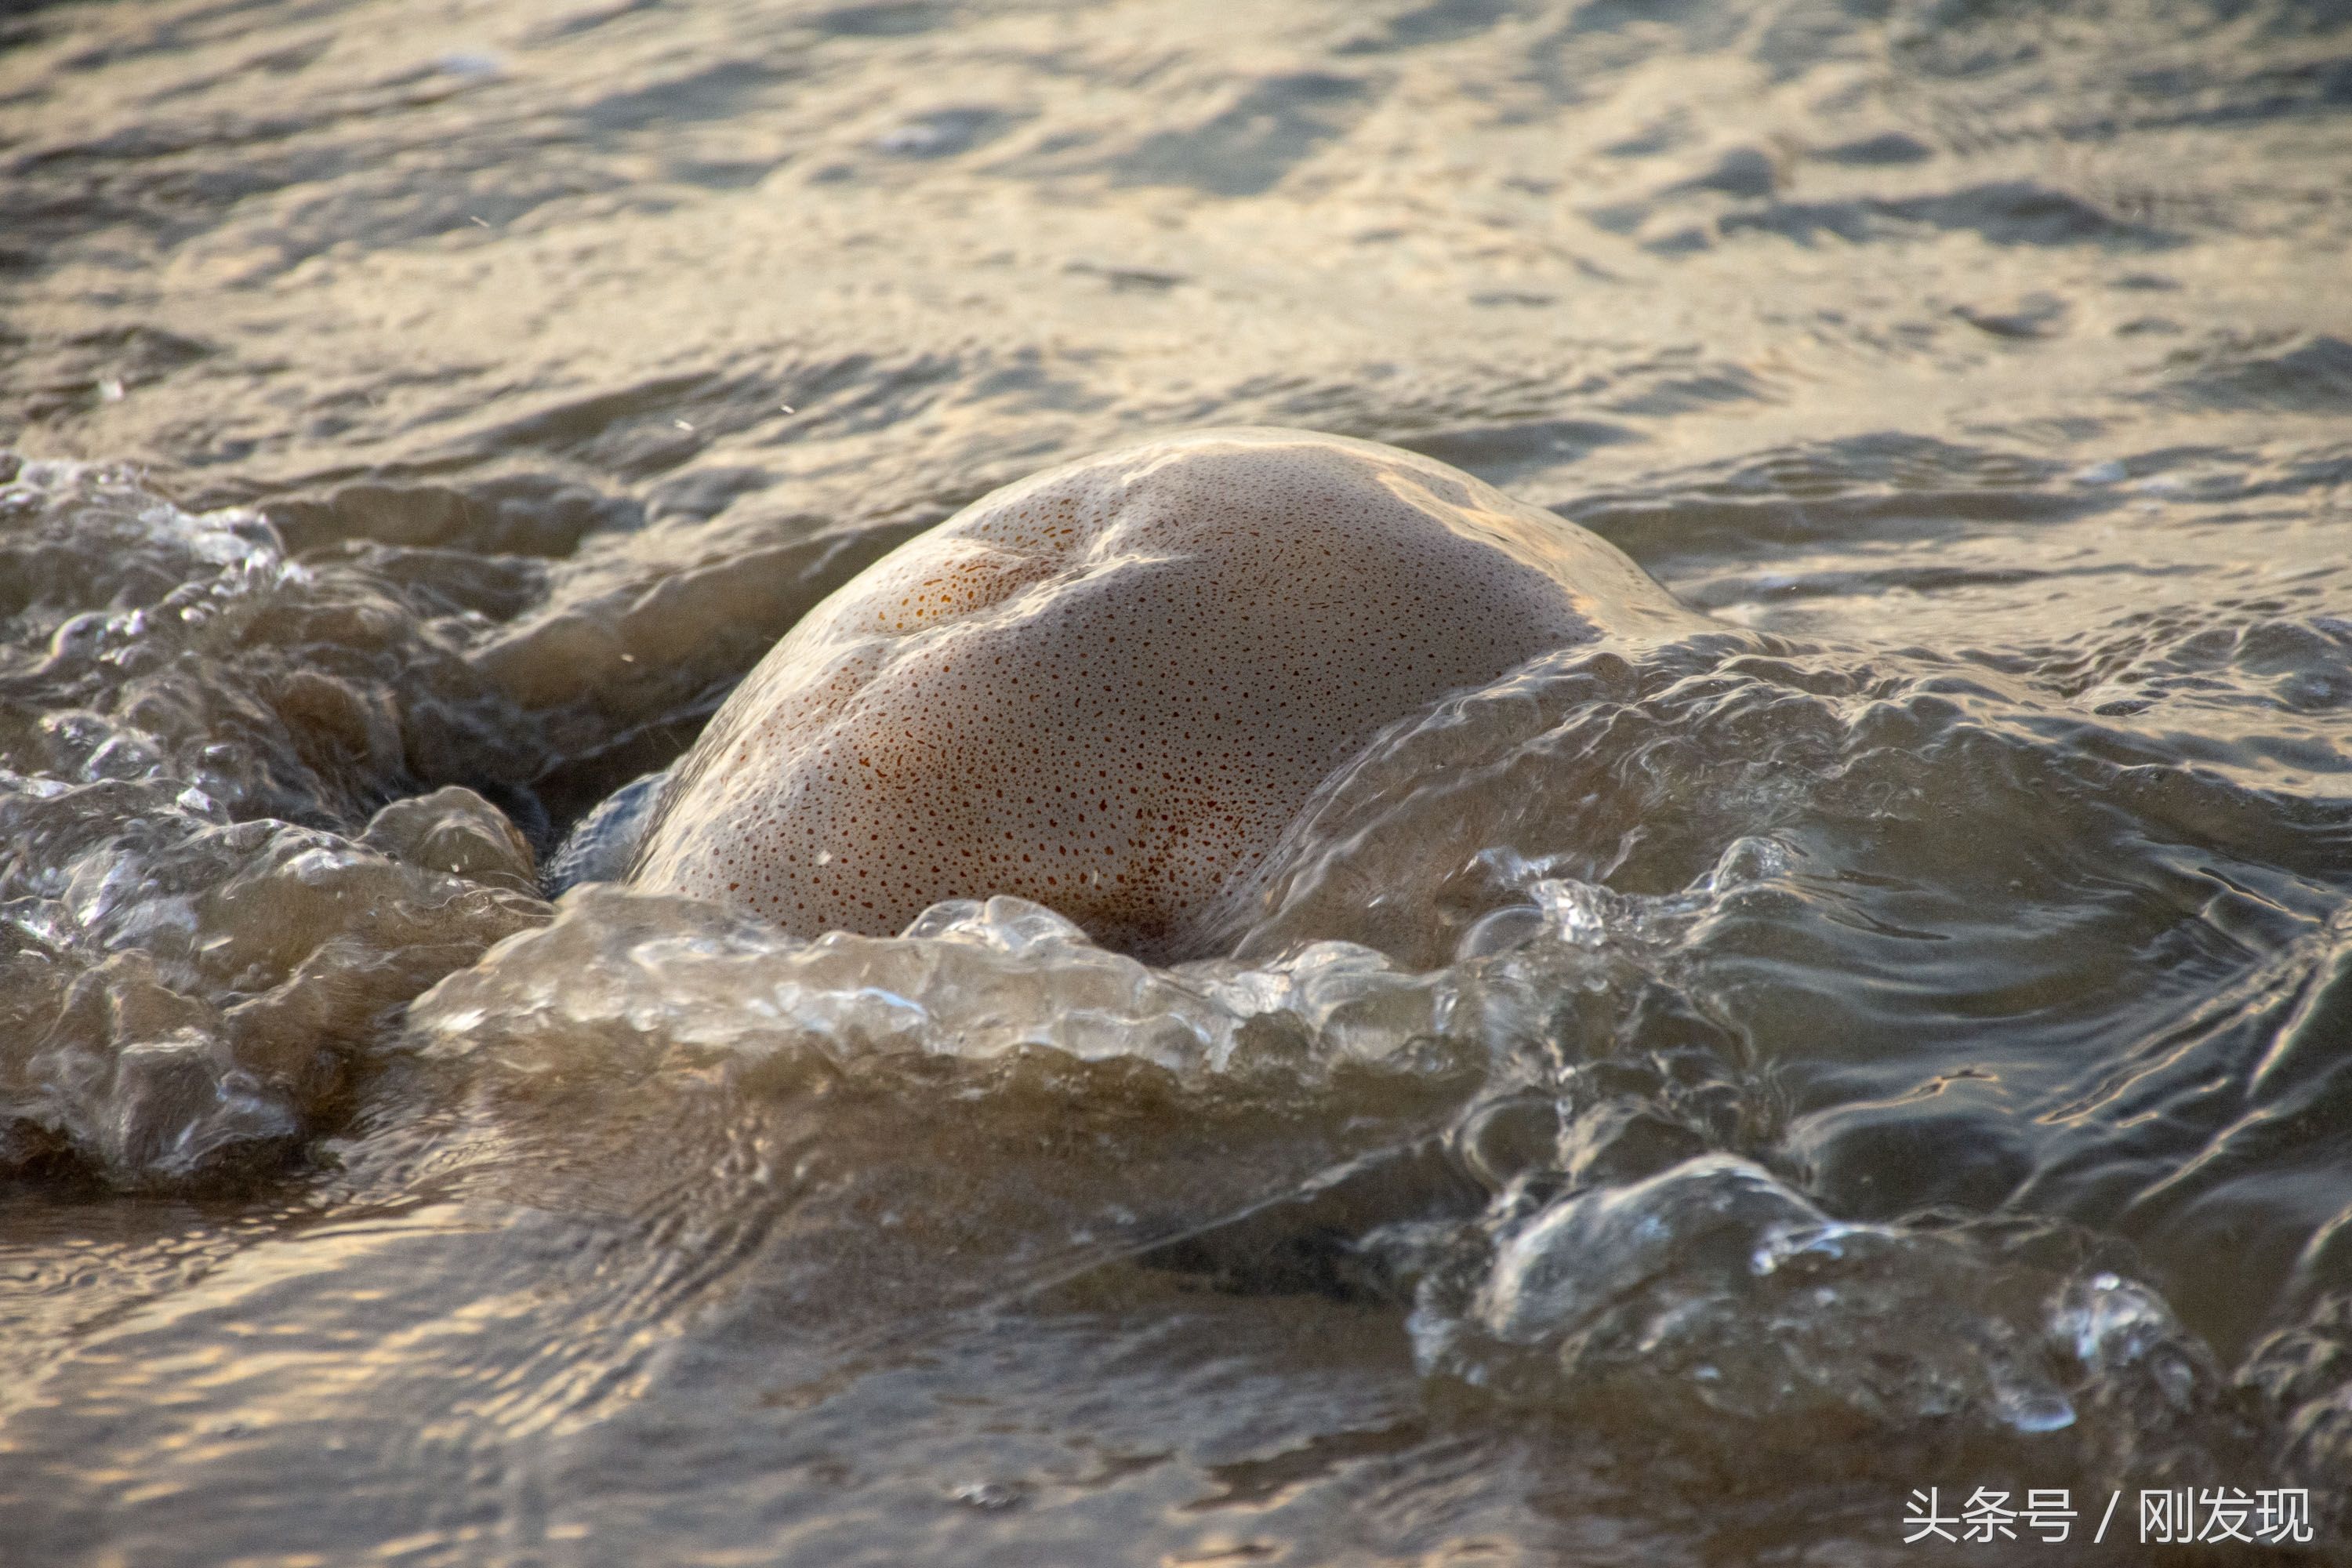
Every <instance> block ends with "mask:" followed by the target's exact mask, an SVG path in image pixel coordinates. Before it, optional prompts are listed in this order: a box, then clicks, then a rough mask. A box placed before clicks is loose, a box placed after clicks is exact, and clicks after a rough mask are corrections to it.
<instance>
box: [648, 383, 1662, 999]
mask: <svg viewBox="0 0 2352 1568" xmlns="http://www.w3.org/2000/svg"><path fill="white" fill-rule="evenodd" d="M1690 620H1691V617H1690V616H1689V615H1688V613H1687V612H1685V611H1683V610H1682V609H1680V608H1679V606H1677V605H1675V603H1674V601H1673V600H1672V599H1671V598H1669V597H1668V596H1667V595H1666V594H1665V592H1664V590H1663V589H1661V588H1659V587H1658V586H1657V585H1656V584H1654V583H1653V582H1652V581H1651V580H1650V579H1649V578H1648V577H1646V576H1644V575H1643V574H1642V572H1641V570H1640V569H1639V568H1638V567H1636V566H1635V565H1634V564H1633V563H1632V562H1631V561H1629V560H1628V559H1626V557H1625V556H1624V555H1622V554H1621V553H1620V552H1618V551H1616V550H1615V549H1614V548H1612V546H1610V545H1608V544H1606V543H1604V542H1601V540H1600V539H1598V538H1596V537H1594V536H1593V535H1591V534H1590V533H1587V532H1585V531H1583V530H1581V529H1579V528H1577V527H1575V526H1574V525H1572V524H1570V523H1567V522H1564V521H1561V520H1560V519H1559V518H1558V517H1556V516H1554V515H1552V514H1551V513H1549V512H1547V511H1542V510H1538V509H1536V508H1534V507H1530V506H1526V505H1523V504H1521V503H1519V502H1517V501H1514V500H1511V499H1510V498H1508V497H1507V496H1505V495H1503V494H1502V493H1501V492H1499V491H1497V490H1496V489H1492V488H1490V487H1488V486H1486V485H1485V484H1483V483H1481V482H1479V481H1478V480H1476V479H1472V478H1471V477H1470V476H1469V475H1467V474H1464V473H1461V472H1459V471H1458V470H1456V469H1454V468H1447V467H1446V466H1445V465H1444V464H1442V463H1437V462H1433V461H1431V460H1430V459H1428V458H1421V457H1417V456H1415V455H1413V454H1412V453H1409V452H1404V451H1400V450H1397V449H1395V448H1392V447H1381V446H1376V445H1373V444H1370V443H1368V442H1361V441H1350V440H1345V439H1341V438H1339V437H1329V436H1318V435H1311V434H1307V433H1305V432H1299V431H1287V430H1272V429H1236V430H1213V431H1205V432H1202V433H1200V434H1196V435H1191V436H1185V437H1179V438H1176V439H1172V440H1165V441H1157V442H1152V443H1150V444H1148V445H1145V446H1139V447H1128V448H1125V449H1122V450H1118V451H1114V452H1109V453H1106V454H1104V455H1102V456H1099V457H1095V458H1087V459H1085V460H1083V461H1080V462H1076V463H1072V464H1069V465H1067V466H1066V467H1063V468H1054V469H1051V470H1048V471H1047V472H1045V473H1043V474H1039V475H1037V476H1035V477H1034V478H1032V479H1025V480H1024V481H1022V482H1020V483H1018V484H1015V485H1012V486H1009V487H1007V488H1005V489H1001V490H998V491H996V492H995V493H994V494H992V495H989V496H987V497H984V498H983V499H982V500H978V501H975V502H974V503H972V505H971V506H969V507H967V508H965V509H964V510H962V511H961V512H959V513H958V514H956V515H955V516H954V517H952V518H950V519H949V520H948V521H945V522H942V523H941V524H940V525H939V526H938V527H937V528H935V529H932V530H931V531H929V532H928V533H925V534H923V535H921V536H920V537H919V538H917V539H914V540H910V541H909V542H907V543H906V544H905V545H903V546H901V547H900V548H899V549H898V550H897V551H895V552H892V553H891V554H889V555H888V556H887V557H885V558H884V559H882V560H881V561H878V562H877V563H875V564H874V565H873V566H871V567H869V568H868V569H867V570H866V572H864V573H862V574H860V575H858V576H857V577H856V579H855V580H853V581H852V582H850V583H848V584H845V586H844V587H843V588H842V589H841V590H840V591H839V592H837V593H835V595H832V596H831V597H830V598H828V599H827V600H825V601H824V603H823V604H822V605H818V606H817V608H816V609H815V610H814V611H813V612H811V613H810V615H809V616H808V617H807V618H806V619H805V620H803V622H802V623H801V624H800V625H799V626H795V627H794V628H793V630H792V631H791V633H789V634H788V635H787V636H786V637H784V638H783V639H782V641H781V642H779V643H778V644H777V645H776V647H774V648H773V649H772V651H771V652H770V653H769V655H768V657H767V658H765V659H763V660H762V661H761V664H760V665H759V667H758V668H756V669H754V670H753V671H752V672H751V675H750V676H749V677H748V678H747V679H745V680H744V682H743V684H742V685H741V687H740V688H739V689H737V690H736V692H735V693H734V695H733V696H732V697H731V698H730V699H729V700H728V702H727V704H726V706H725V707H723V708H722V709H721V710H719V713H718V715H717V716H716V717H715V718H714V719H713V720H712V721H711V723H710V726H709V730H708V731H705V733H704V734H703V736H702V738H701V740H700V741H699V742H698V743H697V745H696V746H695V749H694V750H693V751H692V752H690V753H688V756H686V757H685V758H684V759H682V760H681V762H680V763H679V764H678V767H677V773H676V779H675V782H674V783H673V784H672V785H671V786H670V788H669V790H668V792H667V798H666V800H665V801H664V803H663V805H662V806H661V808H660V810H659V814H658V816H656V819H655V821H654V822H653V824H652V825H651V826H650V828H649V829H648V831H647V833H646V837H645V840H644V844H643V847H642V848H641V850H640V853H639V856H638V859H637V864H636V867H635V872H634V874H633V878H632V879H633V880H634V881H635V883H636V884H637V885H639V886H641V887H646V888H652V889H663V890H668V891H677V892H684V893H691V894H696V895H699V896H702V897H707V898H713V899H719V900H726V901H729V902H732V903H736V904H740V905H742V906H745V907H748V908H750V909H751V910H756V911H758V912H759V913H761V914H762V915H764V916H766V917H767V918H769V919H771V920H772V921H775V922H777V923H778V924H779V925H781V926H782V927H783V928H784V929H785V930H787V931H793V932H797V933H801V934H807V935H814V934H817V933H819V932H822V931H833V930H846V931H863V932H870V933H888V932H895V931H898V930H899V929H900V928H901V927H903V926H904V925H905V924H906V923H907V922H908V921H910V920H912V919H913V918H914V917H915V916H916V915H918V914H919V913H921V912H922V910H925V909H926V908H928V907H929V906H930V905H931V904H933V903H936V902H938V901H939V900H942V899H950V898H969V897H983V896H987V895H991V894H998V893H1010V894H1014V895H1017V896H1019V897H1022V898H1026V899H1031V900H1035V901H1037V902H1039V903H1042V904H1046V905H1049V906H1051V907H1052V908H1054V909H1056V910H1060V911H1062V912H1063V913H1064V914H1066V915H1068V916H1069V917H1070V918H1071V919H1073V920H1075V921H1077V922H1078V923H1079V924H1081V925H1083V926H1084V927H1086V928H1087V931H1090V932H1091V933H1093V934H1094V935H1095V936H1096V938H1097V940H1099V941H1102V942H1106V943H1108V944H1110V945H1113V946H1118V947H1122V948H1125V949H1128V950H1129V951H1131V952H1137V953H1139V954H1141V955H1143V956H1146V957H1152V958H1159V959H1163V960H1164V959H1169V958H1174V957H1181V956H1186V955H1188V954H1189V953H1190V952H1192V951H1194V950H1195V949H1196V948H1197V947H1198V946H1199V944H1200V942H1201V941H1202V936H1203V934H1204V933H1205V932H1206V931H1208V929H1209V928H1210V927H1211V926H1212V925H1213V923H1214V922H1215V920H1216V917H1217V916H1218V915H1219V914H1220V913H1221V912H1222V911H1223V910H1226V909H1228V908H1230V907H1231V901H1232V900H1234V898H1235V897H1237V896H1239V895H1241V894H1243V893H1244V892H1245V891H1246V890H1247V889H1248V887H1249V885H1250V881H1251V878H1252V875H1253V873H1255V871H1256V870H1257V869H1258V868H1260V866H1261V865H1262V864H1263V863H1264V861H1265V856H1266V853H1267V851H1268V850H1269V849H1270V848H1271V847H1273V846H1274V843H1275V841H1276V838H1277V837H1280V835H1281V834H1282V831H1283V829H1284V828H1285V827H1286V826H1287V825H1288V824H1289V822H1290V821H1291V819H1292V818H1293V816H1296V815H1297V812H1298V810H1299V808H1300V806H1301V805H1304V804H1305V802H1306V801H1307V797H1308V795H1310V794H1311V793H1312V792H1313V791H1314V789H1315V787H1316V785H1317V784H1319V783H1321V782H1322V781H1323V780H1324V779H1325V778H1326V777H1327V776H1328V775H1329V774H1330V773H1332V772H1333V770H1335V769H1336V768H1338V767H1339V765H1340V764H1342V763H1346V762H1347V761H1348V760H1349V758H1350V757H1351V756H1353V755H1354V754H1355V753H1356V752H1359V751H1360V750H1361V749H1362V748H1363V746H1364V745H1365V743H1366V742H1369V741H1370V740H1371V739H1372V737H1373V736H1374V735H1376V734H1378V733H1379V732H1380V731H1381V730H1382V729H1384V728H1385V727H1386V726H1388V725H1389V724H1391V723H1392V722H1394V721H1397V720H1399V719H1402V718H1404V717H1406V716H1408V715H1410V714H1412V713H1414V712H1416V711H1419V710H1422V709H1423V708H1425V707H1426V706H1428V705H1429V704H1430V703H1431V702H1433V701H1434V700H1437V699H1438V698H1441V697H1443V696H1444V695H1446V694H1447V693H1449V692H1453V691H1457V690H1461V689H1465V688H1470V687H1475V686H1478V685H1482V684H1484V683H1486V682H1487V681H1490V680H1492V679H1495V678H1496V677H1497V676H1499V675H1501V674H1503V673H1504V672H1505V671H1507V670H1508V669H1510V668H1513V667H1515V666H1517V665H1518V664H1521V663H1523V662H1525V661H1526V660H1528V658H1533V657H1535V656H1537V655H1538V654H1542V653H1545V652H1547V651H1549V650H1551V649H1553V648H1557V647H1563V646H1566V645H1569V644H1572V643H1579V642H1585V641H1590V640H1591V639H1593V638H1595V637H1600V636H1602V635H1604V634H1605V633H1637V634H1638V633H1643V632H1659V631H1671V630H1675V629H1680V628H1682V627H1684V626H1687V625H1689V624H1690Z"/></svg>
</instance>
